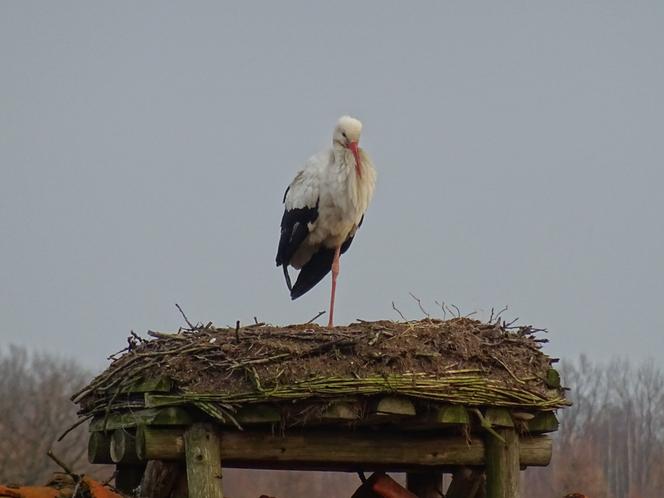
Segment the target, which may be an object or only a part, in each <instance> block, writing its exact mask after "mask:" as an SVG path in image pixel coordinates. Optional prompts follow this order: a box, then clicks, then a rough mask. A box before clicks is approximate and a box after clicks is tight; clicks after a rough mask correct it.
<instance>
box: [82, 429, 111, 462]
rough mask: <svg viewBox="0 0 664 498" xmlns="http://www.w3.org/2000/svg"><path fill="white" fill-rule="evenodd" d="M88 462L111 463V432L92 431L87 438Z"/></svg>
mask: <svg viewBox="0 0 664 498" xmlns="http://www.w3.org/2000/svg"><path fill="white" fill-rule="evenodd" d="M88 461H89V462H90V463H113V460H111V434H110V433H109V434H106V433H103V432H93V433H92V434H90V439H89V440H88Z"/></svg>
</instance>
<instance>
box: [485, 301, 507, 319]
mask: <svg viewBox="0 0 664 498" xmlns="http://www.w3.org/2000/svg"><path fill="white" fill-rule="evenodd" d="M508 309H509V306H507V305H505V306H503V307H502V308H501V309H500V311H499V312H498V313H497V314H496V316H495V317H493V318H494V320H495V321H496V322H497V321H498V319H499V318H500V315H502V314H503V313H505V312H506V311H507V310H508ZM491 314H492V315H493V308H491ZM489 323H491V321H489Z"/></svg>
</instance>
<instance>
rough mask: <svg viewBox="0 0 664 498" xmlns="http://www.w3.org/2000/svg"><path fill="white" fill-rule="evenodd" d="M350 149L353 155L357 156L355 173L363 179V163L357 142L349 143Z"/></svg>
mask: <svg viewBox="0 0 664 498" xmlns="http://www.w3.org/2000/svg"><path fill="white" fill-rule="evenodd" d="M348 148H349V149H350V150H351V152H352V153H353V156H355V172H356V173H357V176H359V177H360V178H362V161H361V160H360V149H358V147H357V142H351V143H349V144H348Z"/></svg>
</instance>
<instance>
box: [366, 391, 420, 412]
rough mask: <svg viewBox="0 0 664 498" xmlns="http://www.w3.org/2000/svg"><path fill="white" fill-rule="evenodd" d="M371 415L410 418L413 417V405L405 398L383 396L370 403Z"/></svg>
mask: <svg viewBox="0 0 664 498" xmlns="http://www.w3.org/2000/svg"><path fill="white" fill-rule="evenodd" d="M371 413H372V414H374V415H379V416H385V415H389V416H400V417H412V416H414V415H415V405H414V404H413V402H412V401H410V400H409V399H407V398H403V397H400V396H385V397H383V398H380V399H379V400H377V401H376V402H374V403H372V406H371Z"/></svg>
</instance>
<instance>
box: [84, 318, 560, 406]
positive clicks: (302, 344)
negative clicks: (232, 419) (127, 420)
mask: <svg viewBox="0 0 664 498" xmlns="http://www.w3.org/2000/svg"><path fill="white" fill-rule="evenodd" d="M536 332H537V329H533V328H532V327H527V326H526V327H518V328H508V327H506V326H505V324H504V323H502V324H501V323H498V322H496V323H482V322H479V321H477V320H472V319H469V318H455V319H451V320H446V321H442V320H433V319H426V320H421V321H414V322H391V321H378V322H358V323H354V324H351V325H349V326H346V327H335V328H334V329H326V328H322V327H320V326H318V325H315V324H304V325H291V326H288V327H272V326H267V325H263V324H256V325H252V326H248V327H242V328H237V329H234V328H215V327H213V326H211V325H209V324H208V325H207V326H205V327H197V328H194V329H191V330H181V331H180V332H178V333H176V334H161V333H156V332H151V333H150V335H151V336H153V337H154V339H152V340H140V341H138V342H136V341H134V342H131V343H130V347H129V348H128V351H127V352H125V353H124V354H123V355H122V356H120V357H119V358H117V359H115V360H114V361H113V362H112V364H111V365H110V367H109V368H108V369H107V370H106V371H105V372H103V373H102V374H100V375H99V376H98V377H96V378H95V379H94V380H93V381H92V383H91V384H90V385H89V386H87V387H86V388H85V389H84V390H83V391H81V392H80V393H78V394H77V395H75V396H74V400H75V401H77V402H79V403H80V404H81V413H82V414H83V415H91V414H94V413H102V412H104V411H107V410H108V409H109V407H110V406H111V405H113V404H116V405H117V406H118V407H122V406H124V407H128V406H136V403H137V404H138V405H140V404H141V403H142V401H135V399H136V398H131V399H130V396H129V395H126V394H123V393H127V392H131V390H132V389H131V386H132V385H135V384H136V383H137V382H139V381H141V380H145V379H149V378H156V377H164V376H166V377H168V378H170V379H172V380H173V382H174V390H173V392H171V393H169V394H167V395H164V396H159V404H160V405H178V404H187V403H190V404H192V405H196V406H198V407H199V408H203V409H205V411H207V412H208V413H211V414H217V415H220V412H219V409H220V410H221V412H226V411H227V410H231V411H232V410H234V409H236V408H238V407H240V406H242V405H244V404H247V403H257V402H272V401H277V402H278V401H289V402H292V401H296V400H321V399H322V400H329V399H334V398H341V397H347V396H357V395H377V394H386V393H398V394H400V395H404V396H408V397H411V398H415V399H424V400H434V401H440V402H451V403H457V404H463V405H467V406H507V407H520V408H527V409H533V410H551V409H555V408H559V407H562V406H566V405H567V401H566V400H565V397H564V393H563V390H562V389H561V388H560V387H559V386H551V385H547V382H546V379H547V374H548V373H549V371H550V369H551V362H552V361H551V359H550V358H549V357H548V356H546V355H545V354H544V353H542V351H541V350H540V347H541V342H542V340H539V339H537V338H536V337H535V333H536ZM132 399H134V401H131V400H132ZM123 403H124V405H122V404H123ZM132 403H134V404H133V405H132ZM215 407H216V410H215Z"/></svg>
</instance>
